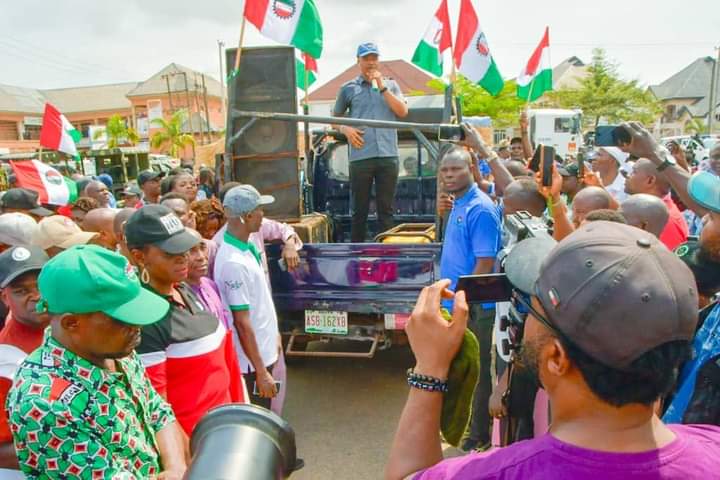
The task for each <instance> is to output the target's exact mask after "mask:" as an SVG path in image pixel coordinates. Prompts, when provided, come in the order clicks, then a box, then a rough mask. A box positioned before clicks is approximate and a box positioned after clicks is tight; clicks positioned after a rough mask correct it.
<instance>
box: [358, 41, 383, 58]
mask: <svg viewBox="0 0 720 480" xmlns="http://www.w3.org/2000/svg"><path fill="white" fill-rule="evenodd" d="M373 53H374V54H375V55H380V49H379V48H378V46H377V45H375V44H374V43H372V42H368V43H361V44H360V45H358V49H357V56H358V57H364V56H365V55H370V54H373Z"/></svg>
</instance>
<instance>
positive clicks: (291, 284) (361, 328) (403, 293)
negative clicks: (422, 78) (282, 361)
mask: <svg viewBox="0 0 720 480" xmlns="http://www.w3.org/2000/svg"><path fill="white" fill-rule="evenodd" d="M432 113H433V112H428V111H425V112H417V111H416V112H414V115H415V118H414V119H412V120H411V121H423V120H425V118H427V117H428V116H429V117H432V116H433V115H432ZM434 114H435V116H436V118H427V120H425V121H427V122H428V123H429V122H431V121H435V122H438V121H440V120H441V118H440V117H442V109H440V110H439V111H435V112H434ZM418 117H421V118H422V120H418ZM423 117H425V118H423ZM398 137H399V155H398V157H399V175H398V185H397V190H396V194H395V208H396V214H395V220H396V223H397V224H434V223H435V221H436V213H435V203H436V196H437V192H436V189H437V182H436V174H437V163H438V158H437V153H436V152H435V153H433V152H431V151H429V150H428V149H427V148H426V147H425V146H424V145H423V143H422V142H421V141H419V140H418V139H417V138H416V137H415V136H414V135H413V134H412V133H411V132H403V131H400V132H399V133H398ZM431 143H432V145H433V146H434V147H435V148H437V147H438V145H437V142H431ZM313 145H315V148H314V150H313V152H312V154H311V156H310V158H309V161H308V162H307V167H308V169H309V170H310V172H309V173H310V174H309V175H307V178H308V180H309V181H310V183H311V185H312V186H311V188H310V191H311V193H310V195H311V198H312V203H313V205H314V207H315V208H314V210H315V211H317V212H320V213H323V214H325V215H327V217H328V219H329V221H330V223H331V232H332V242H333V243H325V244H306V245H305V247H304V248H303V249H302V251H301V252H300V258H301V264H300V268H298V269H297V270H296V271H294V272H288V271H286V270H284V269H283V268H282V267H281V264H280V262H279V260H280V249H279V247H278V246H274V245H269V246H268V263H269V270H270V279H271V284H272V290H273V299H274V301H275V308H276V310H277V312H278V318H279V320H280V327H281V332H282V333H283V335H284V336H285V338H286V339H287V349H286V353H287V355H288V356H305V355H307V356H347V357H366V358H371V357H372V356H373V355H374V354H375V352H376V351H377V349H384V348H388V347H389V346H390V345H391V344H392V343H395V342H398V343H404V341H405V338H404V326H405V323H406V322H407V319H408V318H409V314H410V312H411V311H412V308H413V307H414V305H415V301H416V300H417V297H418V294H419V293H420V290H421V289H422V288H423V287H425V286H427V285H429V284H431V283H433V282H435V281H437V280H438V279H439V270H440V268H439V266H440V249H441V244H439V243H436V242H434V241H433V242H427V243H408V244H402V243H399V244H398V243H393V244H390V243H379V242H375V241H374V238H375V236H376V235H377V234H378V233H381V232H378V231H377V219H376V216H375V214H374V200H371V208H370V216H369V218H368V232H369V233H368V234H369V238H368V241H369V243H348V242H349V239H350V219H351V211H350V182H349V180H350V175H349V161H348V156H349V147H348V144H347V141H346V139H345V138H344V137H343V136H342V135H341V134H339V133H334V132H330V133H328V132H326V131H319V132H314V134H313ZM373 197H374V192H373ZM306 203H307V202H306ZM338 338H342V339H346V340H357V341H366V342H370V344H369V348H368V349H367V350H366V351H365V352H362V353H358V352H355V351H352V352H306V351H305V347H306V345H307V343H308V342H309V341H312V340H317V339H323V340H332V339H338Z"/></svg>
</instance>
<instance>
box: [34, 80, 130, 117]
mask: <svg viewBox="0 0 720 480" xmlns="http://www.w3.org/2000/svg"><path fill="white" fill-rule="evenodd" d="M137 84H138V83H137V82H126V83H115V84H110V85H95V86H91V87H75V88H57V89H52V90H43V91H42V93H43V94H44V95H45V98H47V101H48V102H50V103H52V104H53V105H54V106H55V108H57V109H58V110H60V111H61V112H63V113H76V112H96V111H100V110H122V109H126V108H127V109H129V108H130V100H128V98H127V93H128V92H129V91H130V90H132V89H133V88H135V87H136V86H137Z"/></svg>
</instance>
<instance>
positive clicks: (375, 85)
mask: <svg viewBox="0 0 720 480" xmlns="http://www.w3.org/2000/svg"><path fill="white" fill-rule="evenodd" d="M370 83H371V85H372V89H373V90H376V91H377V90H380V89H379V88H378V83H377V79H375V78H373V79H372V82H370Z"/></svg>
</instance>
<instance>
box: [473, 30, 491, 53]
mask: <svg viewBox="0 0 720 480" xmlns="http://www.w3.org/2000/svg"><path fill="white" fill-rule="evenodd" d="M475 48H477V51H478V52H480V55H484V56H486V57H487V56H488V55H489V54H490V47H488V43H487V38H485V34H484V33H482V32H480V35H478V39H477V42H475Z"/></svg>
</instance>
